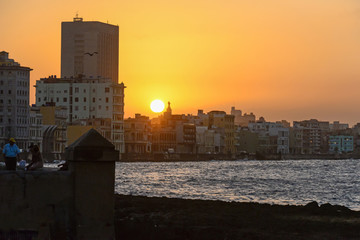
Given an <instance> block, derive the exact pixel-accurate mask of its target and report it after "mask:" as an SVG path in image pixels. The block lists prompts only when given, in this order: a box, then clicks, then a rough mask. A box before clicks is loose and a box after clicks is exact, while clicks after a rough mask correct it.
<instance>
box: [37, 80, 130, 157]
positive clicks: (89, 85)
mask: <svg viewBox="0 0 360 240" xmlns="http://www.w3.org/2000/svg"><path fill="white" fill-rule="evenodd" d="M35 87H36V106H42V105H47V104H49V103H52V104H53V103H55V105H56V106H64V107H67V109H68V114H67V116H68V120H67V122H68V123H69V124H70V125H71V124H72V123H73V122H75V121H77V120H80V119H95V118H104V119H111V125H112V126H111V129H112V133H111V135H112V136H111V139H112V143H113V144H114V145H115V148H116V150H119V151H120V153H123V152H124V149H125V145H124V128H123V125H124V89H125V86H124V84H123V83H121V84H117V83H113V82H112V81H111V80H110V79H105V78H87V79H85V78H55V77H50V78H42V79H40V80H37V81H36V85H35Z"/></svg>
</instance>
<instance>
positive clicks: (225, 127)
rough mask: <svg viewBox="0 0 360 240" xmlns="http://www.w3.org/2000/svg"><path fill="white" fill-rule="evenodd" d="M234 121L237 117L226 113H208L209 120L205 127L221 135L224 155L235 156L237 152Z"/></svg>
mask: <svg viewBox="0 0 360 240" xmlns="http://www.w3.org/2000/svg"><path fill="white" fill-rule="evenodd" d="M234 119H235V116H233V115H229V114H226V112H224V111H211V112H208V114H207V118H206V119H204V125H205V126H208V128H209V129H214V130H215V132H217V133H220V134H221V136H222V138H223V139H222V141H221V142H222V143H223V145H222V146H223V147H221V149H220V152H221V153H223V154H235V152H236V149H235V124H234ZM220 144H221V143H220Z"/></svg>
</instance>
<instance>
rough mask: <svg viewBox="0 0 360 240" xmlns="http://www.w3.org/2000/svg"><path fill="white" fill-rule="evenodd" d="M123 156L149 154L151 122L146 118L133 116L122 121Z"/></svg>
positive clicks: (138, 115)
mask: <svg viewBox="0 0 360 240" xmlns="http://www.w3.org/2000/svg"><path fill="white" fill-rule="evenodd" d="M124 131H125V154H126V155H127V156H128V157H136V156H140V155H145V154H149V153H151V139H152V138H151V121H150V119H149V117H147V116H141V114H135V118H128V119H125V120H124Z"/></svg>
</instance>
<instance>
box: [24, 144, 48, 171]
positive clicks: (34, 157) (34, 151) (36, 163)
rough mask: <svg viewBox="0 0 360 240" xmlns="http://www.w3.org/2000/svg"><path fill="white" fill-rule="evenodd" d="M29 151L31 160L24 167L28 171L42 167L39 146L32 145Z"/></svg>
mask: <svg viewBox="0 0 360 240" xmlns="http://www.w3.org/2000/svg"><path fill="white" fill-rule="evenodd" d="M30 153H31V162H30V164H29V165H28V166H27V167H26V168H25V169H26V170H28V171H32V170H35V169H39V168H42V167H43V166H44V163H43V160H42V156H41V153H40V149H39V146H38V145H33V146H32V147H31V149H30Z"/></svg>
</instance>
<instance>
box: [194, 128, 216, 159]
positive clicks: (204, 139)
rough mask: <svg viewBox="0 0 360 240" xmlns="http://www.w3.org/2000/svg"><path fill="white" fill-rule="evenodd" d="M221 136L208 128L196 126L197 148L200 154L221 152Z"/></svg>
mask: <svg viewBox="0 0 360 240" xmlns="http://www.w3.org/2000/svg"><path fill="white" fill-rule="evenodd" d="M220 137H221V136H220V134H219V133H215V130H214V129H208V127H207V126H196V148H197V150H196V151H197V153H199V154H216V153H219V152H220Z"/></svg>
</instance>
